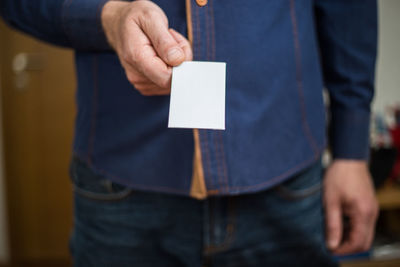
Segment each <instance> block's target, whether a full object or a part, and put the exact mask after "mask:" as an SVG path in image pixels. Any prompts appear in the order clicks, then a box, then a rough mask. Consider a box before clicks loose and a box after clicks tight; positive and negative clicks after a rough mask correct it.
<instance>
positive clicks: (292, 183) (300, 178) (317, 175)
mask: <svg viewBox="0 0 400 267" xmlns="http://www.w3.org/2000/svg"><path fill="white" fill-rule="evenodd" d="M322 177H323V173H322V164H321V162H320V161H318V162H317V163H314V164H313V165H312V166H311V167H309V168H307V169H306V170H304V171H302V172H301V173H299V174H297V175H295V176H294V177H292V178H290V179H289V180H287V181H285V182H283V183H282V184H280V185H278V186H276V187H275V191H276V193H277V195H278V196H279V197H280V198H283V199H285V200H293V201H294V200H301V199H305V198H307V197H311V196H313V195H316V194H318V193H320V192H321V190H322Z"/></svg>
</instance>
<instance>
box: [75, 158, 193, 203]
mask: <svg viewBox="0 0 400 267" xmlns="http://www.w3.org/2000/svg"><path fill="white" fill-rule="evenodd" d="M74 156H75V157H77V158H78V159H80V160H82V161H84V162H86V163H87V164H89V162H88V161H87V160H86V159H84V158H82V157H81V156H80V155H78V154H77V153H74ZM89 166H90V167H91V168H92V169H93V170H94V172H95V173H98V174H100V175H103V176H105V177H107V178H110V179H111V180H113V181H114V182H117V183H120V184H122V185H125V186H128V187H131V188H132V189H133V190H137V189H139V190H152V189H153V190H154V189H156V190H160V191H161V190H163V191H165V192H170V193H181V194H185V195H186V196H189V190H190V188H189V189H188V190H180V189H175V188H169V187H164V186H146V185H140V184H133V183H126V181H129V179H124V178H120V177H118V176H115V175H112V174H110V173H109V172H107V171H105V170H104V169H102V168H98V167H96V166H94V164H93V163H92V164H89Z"/></svg>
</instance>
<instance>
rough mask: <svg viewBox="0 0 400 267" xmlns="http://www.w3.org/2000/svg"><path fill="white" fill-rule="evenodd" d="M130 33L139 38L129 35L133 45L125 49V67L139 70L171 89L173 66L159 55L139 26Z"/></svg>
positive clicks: (129, 40) (157, 83)
mask: <svg viewBox="0 0 400 267" xmlns="http://www.w3.org/2000/svg"><path fill="white" fill-rule="evenodd" d="M130 35H131V36H133V35H135V36H136V37H137V38H132V37H129V38H128V40H127V43H130V44H131V45H130V46H129V47H126V49H125V51H126V55H125V56H124V57H123V59H124V61H125V65H126V66H125V68H126V69H130V70H131V71H132V72H133V71H136V72H139V73H140V74H142V75H143V76H145V77H146V78H147V79H149V80H150V81H151V82H153V83H155V84H156V85H158V86H159V87H161V88H165V89H169V87H170V85H171V74H172V70H171V67H169V66H168V65H167V64H166V63H165V62H164V61H162V59H161V58H159V57H158V56H157V53H156V51H155V50H154V48H153V46H152V45H151V44H150V40H149V39H148V38H147V36H145V34H144V33H143V32H142V31H141V30H140V29H139V28H134V29H132V30H131V33H130Z"/></svg>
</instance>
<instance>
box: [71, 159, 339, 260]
mask: <svg viewBox="0 0 400 267" xmlns="http://www.w3.org/2000/svg"><path fill="white" fill-rule="evenodd" d="M71 174H72V175H71V176H72V181H73V183H74V188H75V192H74V202H75V220H74V231H73V234H72V236H71V242H70V246H71V253H72V256H73V259H74V266H84V267H90V266H95V267H102V266H112V267H114V266H115V267H120V266H137V267H150V266H155V267H164V266H165V267H166V266H171V267H180V266H187V267H204V266H207V267H214V266H215V267H217V266H218V267H239V266H240V267H252V266H254V267H255V266H257V267H258V266H260V267H261V266H262V267H265V266H273V267H275V266H337V263H336V262H335V261H334V259H333V258H332V257H331V256H330V255H329V253H328V252H327V250H326V248H325V243H324V217H323V209H322V205H321V193H322V191H321V180H322V179H321V177H322V171H321V165H320V163H318V164H315V165H314V166H312V167H310V168H309V169H307V170H306V171H304V172H302V173H301V174H298V175H296V176H295V177H293V178H292V179H290V180H289V181H286V182H284V183H283V184H281V185H279V186H277V187H275V188H273V189H270V190H267V191H264V192H260V193H257V194H249V195H240V196H229V197H211V198H209V199H207V200H203V201H199V200H195V199H191V198H188V197H182V196H174V195H168V194H159V193H149V192H139V191H134V190H132V189H130V188H127V187H125V186H122V185H119V184H115V183H112V182H111V181H110V180H107V179H106V178H104V177H102V176H98V175H95V174H93V172H92V171H91V170H90V169H89V168H88V167H87V166H86V165H85V164H84V163H83V162H80V161H79V160H76V159H75V160H73V162H72V166H71Z"/></svg>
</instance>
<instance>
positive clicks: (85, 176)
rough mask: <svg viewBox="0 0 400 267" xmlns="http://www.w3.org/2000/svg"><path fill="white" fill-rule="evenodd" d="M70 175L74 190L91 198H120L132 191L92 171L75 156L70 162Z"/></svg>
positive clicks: (106, 199) (111, 199)
mask: <svg viewBox="0 0 400 267" xmlns="http://www.w3.org/2000/svg"><path fill="white" fill-rule="evenodd" d="M70 177H71V181H72V184H73V189H74V192H75V193H76V194H77V195H79V196H82V197H85V198H88V199H92V200H102V201H113V200H122V199H124V198H126V197H128V196H129V195H130V194H131V193H132V192H133V190H132V189H131V188H128V187H126V186H124V185H121V184H118V183H114V182H113V181H111V180H110V179H107V178H106V177H104V176H102V175H99V174H96V173H94V171H93V170H92V169H91V168H90V167H89V166H88V165H87V164H86V163H85V162H83V161H82V160H80V159H78V158H76V157H75V158H73V160H72V162H71V166H70Z"/></svg>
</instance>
